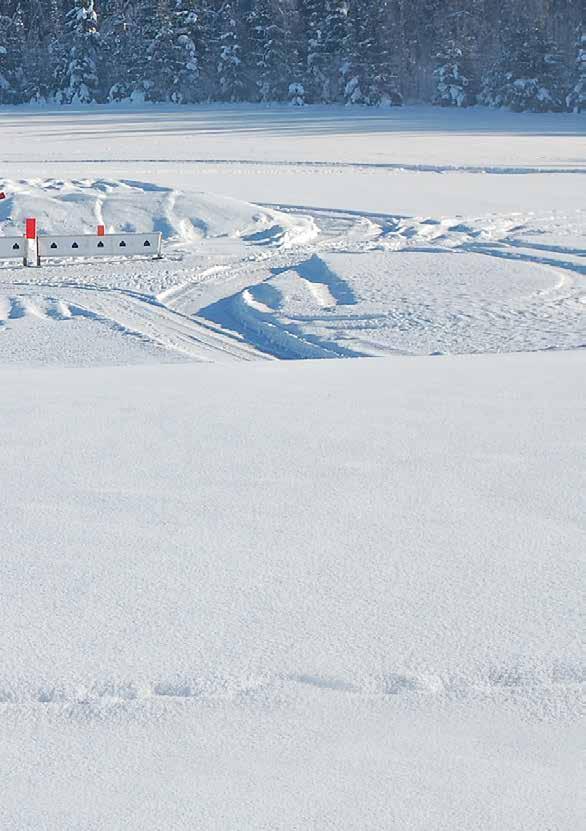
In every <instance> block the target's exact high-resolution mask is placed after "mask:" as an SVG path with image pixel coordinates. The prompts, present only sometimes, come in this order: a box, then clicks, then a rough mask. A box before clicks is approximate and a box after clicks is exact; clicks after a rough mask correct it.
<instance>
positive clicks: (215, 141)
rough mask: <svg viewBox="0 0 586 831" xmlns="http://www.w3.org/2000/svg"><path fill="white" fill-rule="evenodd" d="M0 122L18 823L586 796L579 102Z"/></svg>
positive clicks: (434, 815) (415, 818)
mask: <svg viewBox="0 0 586 831" xmlns="http://www.w3.org/2000/svg"><path fill="white" fill-rule="evenodd" d="M0 130H1V132H0V162H1V168H0V190H3V191H4V192H5V193H6V197H7V198H6V199H4V200H2V201H0V236H12V235H14V234H20V233H21V232H22V225H23V221H24V219H25V217H26V216H29V215H36V216H37V218H38V220H39V225H40V229H41V232H42V233H57V234H63V233H83V232H94V230H95V226H96V224H98V223H100V224H102V223H103V224H105V225H106V226H107V229H108V231H109V232H114V231H117V232H123V233H129V232H132V231H133V230H138V231H151V230H156V231H161V233H162V235H163V238H164V244H163V254H164V259H163V260H162V261H152V260H150V259H148V258H146V257H145V258H137V259H132V260H125V259H122V258H114V257H112V258H104V259H101V260H90V259H85V260H84V259H67V258H65V259H62V260H61V259H56V260H50V261H47V262H46V263H44V265H43V267H42V268H40V269H34V268H29V269H25V268H23V267H22V266H21V265H20V263H19V262H18V261H15V260H13V261H9V260H6V261H0V390H1V392H0V438H1V447H2V463H1V465H0V521H1V526H0V528H1V546H2V556H1V557H0V769H1V771H2V787H1V788H0V828H1V829H2V831H22V830H23V829H27V831H28V830H29V829H30V831H45V829H47V831H48V830H49V829H50V831H54V829H57V830H58V831H70V829H83V831H90V830H91V831H105V829H108V831H110V829H118V828H120V829H131V830H132V831H134V830H135V829H136V831H138V829H141V831H144V830H145V829H146V831H151V829H153V831H154V829H165V831H169V830H170V831H184V829H185V831H187V829H190V831H191V829H196V828H197V829H200V828H201V829H230V831H232V830H233V831H242V829H254V830H255V831H256V829H263V830H264V829H267V830H268V829H271V831H272V830H273V829H279V831H280V829H283V831H285V830H286V831H289V829H303V831H305V829H311V830H312V831H313V829H316V830H317V831H321V829H336V831H337V830H338V829H340V831H342V830H343V831H346V829H351V830H352V831H354V829H356V831H362V830H363V829H366V830H367V831H371V830H372V831H375V829H376V831H378V830H379V829H387V828H388V829H398V831H412V829H415V831H424V829H425V831H427V829H439V830H440V831H453V829H481V830H482V831H484V830H485V829H487V830H488V831H502V829H507V831H533V829H539V831H541V830H542V829H548V831H575V829H576V828H578V827H580V826H581V823H582V819H581V818H582V817H583V816H584V813H585V810H586V804H585V802H584V799H583V796H582V793H583V786H582V783H583V781H584V778H585V773H586V771H585V769H584V753H583V751H584V740H585V738H586V734H585V731H584V728H583V715H584V704H585V695H584V690H585V681H586V662H585V660H584V649H583V637H582V632H583V601H584V594H583V586H584V553H585V551H586V521H585V517H586V504H585V500H584V492H585V486H586V452H585V442H584V428H583V425H584V416H585V415H586V407H585V404H586V389H585V380H584V379H585V377H586V371H585V370H586V367H585V354H586V353H585V351H584V346H585V345H586V326H585V315H586V283H585V279H586V276H585V274H586V272H585V267H584V262H585V261H584V256H585V253H586V246H585V244H584V240H585V231H586V212H585V210H584V174H585V172H586V166H585V165H586V163H585V161H584V137H585V133H586V122H585V120H584V118H583V117H580V116H567V117H566V116H555V117H554V116H512V115H511V114H505V113H494V114H490V116H489V115H487V114H485V113H483V111H481V110H472V111H469V112H462V113H460V112H457V113H447V114H446V113H445V112H443V111H441V112H439V111H436V110H432V109H431V108H425V107H414V108H409V107H407V108H404V109H403V110H401V111H395V110H392V111H390V112H384V111H372V110H364V111H363V110H360V111H357V112H354V111H348V110H346V109H337V108H335V107H332V108H329V109H327V108H312V107H308V108H305V109H304V110H303V111H300V112H297V111H294V110H290V109H288V108H284V107H276V108H259V107H256V108H255V107H248V106H243V107H210V108H205V107H194V108H176V107H175V108H174V107H167V108H165V107H141V108H136V109H131V108H127V107H108V108H86V109H82V110H75V109H72V108H62V109H60V110H50V109H43V108H33V107H30V108H21V109H0ZM80 136H83V138H80ZM365 357H368V358H371V359H370V360H351V359H353V358H365ZM375 357H376V359H372V358H375ZM307 358H312V359H316V358H326V359H328V360H294V359H307ZM332 359H334V360H332Z"/></svg>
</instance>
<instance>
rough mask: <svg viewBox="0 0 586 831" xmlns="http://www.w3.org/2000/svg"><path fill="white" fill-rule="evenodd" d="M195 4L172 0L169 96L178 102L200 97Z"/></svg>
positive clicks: (198, 26) (198, 16)
mask: <svg viewBox="0 0 586 831" xmlns="http://www.w3.org/2000/svg"><path fill="white" fill-rule="evenodd" d="M198 6H199V4H198V2H197V0H176V3H175V11H174V13H173V29H174V32H175V51H174V62H175V63H176V65H177V74H176V77H175V79H174V82H173V88H174V89H173V93H172V98H173V99H174V100H175V101H177V102H178V103H180V104H191V103H193V102H195V101H201V100H202V97H203V95H202V88H201V82H200V79H201V66H200V48H201V34H202V30H201V24H200V15H199V11H198ZM202 22H203V20H202Z"/></svg>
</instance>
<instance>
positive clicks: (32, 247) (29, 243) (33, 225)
mask: <svg viewBox="0 0 586 831" xmlns="http://www.w3.org/2000/svg"><path fill="white" fill-rule="evenodd" d="M25 239H26V248H25V254H24V264H25V265H28V266H38V265H40V264H41V261H40V258H39V245H38V242H37V220H36V219H35V218H34V217H32V216H29V217H28V218H27V220H26V225H25Z"/></svg>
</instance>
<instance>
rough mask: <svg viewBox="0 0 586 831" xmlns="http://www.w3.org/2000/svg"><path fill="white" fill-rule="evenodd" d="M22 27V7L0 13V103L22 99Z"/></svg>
mask: <svg viewBox="0 0 586 831" xmlns="http://www.w3.org/2000/svg"><path fill="white" fill-rule="evenodd" d="M23 53H24V28H23V21H22V9H21V6H20V4H19V5H18V7H17V9H16V11H15V12H14V14H12V15H10V16H8V15H0V104H18V103H19V102H20V101H21V100H22V87H23V73H22V66H23V59H24V55H23Z"/></svg>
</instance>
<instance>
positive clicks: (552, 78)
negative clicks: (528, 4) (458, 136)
mask: <svg viewBox="0 0 586 831" xmlns="http://www.w3.org/2000/svg"><path fill="white" fill-rule="evenodd" d="M565 76H566V71H565V68H564V65H563V62H562V60H561V58H560V55H559V52H558V51H557V49H556V47H555V45H554V44H553V43H552V42H551V41H549V40H548V39H547V38H546V36H545V34H544V32H543V30H542V29H541V28H539V27H537V26H528V25H527V24H526V23H525V22H521V23H517V24H516V25H515V26H513V27H512V28H511V30H510V31H509V32H508V33H507V35H506V37H505V40H504V43H503V45H502V50H501V54H500V56H499V59H498V60H497V62H496V64H495V65H494V66H493V68H492V70H491V71H490V72H489V73H488V74H487V75H486V76H485V78H484V82H483V88H482V93H481V96H480V100H481V103H483V104H488V105H489V106H493V107H509V108H510V109H511V110H513V111H514V112H522V111H524V110H531V111H532V112H561V111H562V110H564V109H565V95H564V90H565V89H566V88H567V87H566V84H567V77H565Z"/></svg>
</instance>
